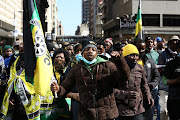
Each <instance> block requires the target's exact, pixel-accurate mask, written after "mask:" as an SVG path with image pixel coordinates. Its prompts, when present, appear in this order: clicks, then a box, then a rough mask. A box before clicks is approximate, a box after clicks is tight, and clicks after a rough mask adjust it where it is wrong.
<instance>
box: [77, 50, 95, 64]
mask: <svg viewBox="0 0 180 120" xmlns="http://www.w3.org/2000/svg"><path fill="white" fill-rule="evenodd" d="M76 60H77V61H81V60H82V61H84V62H85V63H87V64H88V65H91V64H94V63H95V62H96V61H97V59H96V58H94V60H92V61H88V60H86V59H85V58H84V57H83V56H82V55H81V54H80V53H79V54H77V55H76Z"/></svg>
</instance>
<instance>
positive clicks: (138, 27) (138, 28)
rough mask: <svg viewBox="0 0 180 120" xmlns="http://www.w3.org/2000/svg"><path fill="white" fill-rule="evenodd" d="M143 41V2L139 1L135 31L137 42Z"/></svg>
mask: <svg viewBox="0 0 180 120" xmlns="http://www.w3.org/2000/svg"><path fill="white" fill-rule="evenodd" d="M137 39H143V33H142V16H141V0H139V6H138V12H137V17H136V31H135V40H137Z"/></svg>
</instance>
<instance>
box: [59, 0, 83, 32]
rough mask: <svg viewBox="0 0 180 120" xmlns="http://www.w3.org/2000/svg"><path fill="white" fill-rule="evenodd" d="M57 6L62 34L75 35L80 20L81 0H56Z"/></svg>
mask: <svg viewBox="0 0 180 120" xmlns="http://www.w3.org/2000/svg"><path fill="white" fill-rule="evenodd" d="M57 8H58V20H60V21H61V25H62V26H63V28H64V35H75V31H76V30H77V26H78V25H80V24H81V22H82V12H81V11H82V0H57Z"/></svg>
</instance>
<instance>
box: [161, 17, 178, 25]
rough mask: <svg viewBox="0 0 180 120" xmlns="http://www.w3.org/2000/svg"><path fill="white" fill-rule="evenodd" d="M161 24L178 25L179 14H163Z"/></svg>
mask: <svg viewBox="0 0 180 120" xmlns="http://www.w3.org/2000/svg"><path fill="white" fill-rule="evenodd" d="M163 26H180V15H163Z"/></svg>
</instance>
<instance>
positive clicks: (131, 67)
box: [125, 56, 136, 69]
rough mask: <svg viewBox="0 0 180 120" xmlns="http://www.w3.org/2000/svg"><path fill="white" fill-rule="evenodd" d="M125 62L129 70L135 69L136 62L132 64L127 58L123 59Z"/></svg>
mask: <svg viewBox="0 0 180 120" xmlns="http://www.w3.org/2000/svg"><path fill="white" fill-rule="evenodd" d="M125 60H126V62H127V64H128V66H129V68H130V69H133V68H134V67H135V65H136V62H132V61H131V60H129V59H128V57H127V56H126V57H125Z"/></svg>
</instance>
